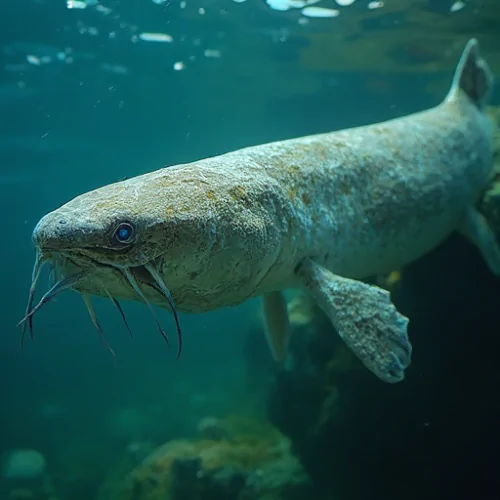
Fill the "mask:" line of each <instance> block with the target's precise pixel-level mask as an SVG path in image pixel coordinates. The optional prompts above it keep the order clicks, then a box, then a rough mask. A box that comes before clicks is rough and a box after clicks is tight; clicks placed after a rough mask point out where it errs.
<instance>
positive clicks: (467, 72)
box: [446, 38, 493, 108]
mask: <svg viewBox="0 0 500 500" xmlns="http://www.w3.org/2000/svg"><path fill="white" fill-rule="evenodd" d="M492 88H493V74H492V73H491V70H490V68H489V66H488V63H487V62H486V61H485V60H484V59H483V58H482V57H481V56H480V54H479V43H478V41H477V40H476V39H475V38H471V39H470V40H469V41H468V42H467V45H466V46H465V49H464V51H463V53H462V56H461V57H460V61H459V62H458V65H457V69H456V70H455V76H454V77H453V83H452V85H451V88H450V91H449V92H448V95H447V97H446V100H447V101H451V100H455V99H457V98H458V97H459V96H460V94H461V93H464V94H465V95H466V96H467V97H468V98H469V99H470V100H471V101H472V102H473V103H474V104H475V105H476V106H477V107H478V108H482V107H483V106H484V104H485V103H486V101H487V100H488V97H489V95H490V93H491V90H492Z"/></svg>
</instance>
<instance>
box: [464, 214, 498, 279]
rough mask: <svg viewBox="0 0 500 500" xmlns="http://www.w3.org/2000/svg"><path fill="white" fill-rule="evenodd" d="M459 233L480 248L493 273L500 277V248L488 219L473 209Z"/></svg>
mask: <svg viewBox="0 0 500 500" xmlns="http://www.w3.org/2000/svg"><path fill="white" fill-rule="evenodd" d="M459 231H460V232H461V233H462V234H463V235H464V236H465V237H466V238H467V239H468V240H469V241H470V242H471V243H473V244H474V245H476V246H477V247H478V249H479V251H480V252H481V255H482V256H483V259H484V260H485V261H486V264H487V265H488V267H489V268H490V270H491V272H492V273H493V274H494V275H495V276H500V247H499V246H498V243H497V241H496V238H495V234H494V233H493V230H492V229H491V228H490V226H489V224H488V221H487V220H486V218H485V217H484V216H483V215H481V214H480V213H479V212H478V211H477V210H476V209H475V208H474V207H471V208H469V210H468V211H467V215H466V217H465V220H464V221H463V223H462V226H461V227H460V229H459Z"/></svg>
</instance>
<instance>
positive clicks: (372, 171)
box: [33, 42, 500, 381]
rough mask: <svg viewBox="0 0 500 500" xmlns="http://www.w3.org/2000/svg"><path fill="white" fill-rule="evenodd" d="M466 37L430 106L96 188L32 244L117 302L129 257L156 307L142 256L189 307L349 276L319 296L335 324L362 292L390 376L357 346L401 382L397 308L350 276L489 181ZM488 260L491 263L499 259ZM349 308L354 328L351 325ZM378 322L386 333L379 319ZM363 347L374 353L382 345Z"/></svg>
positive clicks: (459, 221)
mask: <svg viewBox="0 0 500 500" xmlns="http://www.w3.org/2000/svg"><path fill="white" fill-rule="evenodd" d="M471 44H472V45H473V46H472V45H471ZM469 45H471V47H469V46H468V47H469V52H471V51H472V52H471V54H472V55H470V54H469V56H468V57H469V59H471V62H470V63H467V61H465V63H464V64H465V66H464V64H462V66H463V67H462V69H461V70H460V68H459V71H462V72H463V70H464V68H465V70H467V71H468V72H469V73H470V74H471V75H472V76H470V77H469V80H466V79H464V78H462V80H461V81H460V82H459V79H460V78H459V77H460V75H459V76H457V77H456V78H455V80H456V81H455V84H454V87H453V88H452V90H451V91H450V94H449V96H448V98H447V99H446V100H445V101H444V102H443V103H442V104H440V105H439V106H437V107H436V108H433V109H431V110H428V111H424V112H421V113H417V114H413V115H410V116H407V117H404V118H400V119H396V120H391V121H388V122H384V123H380V124H375V125H370V126H366V127H359V128H353V129H348V130H342V131H338V132H332V133H327V134H320V135H314V136H310V137H302V138H298V139H293V140H287V141H279V142H274V143H270V144H264V145H260V146H256V147H249V148H245V149H242V150H239V151H235V152H231V153H227V154H224V155H221V156H217V157H213V158H207V159H204V160H200V161H196V162H193V163H189V164H185V165H178V166H174V167H169V168H164V169H161V170H158V171H156V172H152V173H148V174H145V175H142V176H139V177H135V178H133V179H129V180H125V181H123V182H119V183H116V184H112V185H108V186H105V187H102V188H100V189H97V190H95V191H92V192H89V193H86V194H83V195H81V196H78V197H77V198H75V199H74V200H72V201H70V202H69V203H67V204H65V205H64V206H62V207H61V208H59V209H57V210H55V211H54V212H51V213H49V214H48V215H46V216H45V217H44V218H42V220H41V221H40V222H39V224H38V225H37V227H36V228H35V230H34V234H33V238H34V242H35V244H36V246H37V247H38V248H39V249H40V250H41V252H42V253H43V254H44V255H49V256H50V257H52V258H56V259H58V260H59V261H60V262H63V269H64V274H70V273H71V272H73V271H74V270H75V269H77V268H89V267H91V268H93V271H92V273H91V274H90V275H89V276H88V277H87V278H86V279H84V280H83V281H81V282H79V283H78V284H77V285H76V286H75V288H76V289H78V290H79V291H82V292H88V293H91V294H96V295H103V296H107V294H106V293H105V291H104V287H105V288H106V290H107V291H108V292H109V293H110V294H111V295H113V296H114V297H116V298H125V299H133V300H137V299H138V297H137V295H136V294H135V292H134V291H133V290H132V288H131V287H130V285H129V284H128V283H127V280H126V279H125V278H124V276H123V274H122V273H121V271H120V269H119V268H120V267H126V268H129V269H131V270H132V272H133V273H134V275H135V277H136V278H137V280H138V281H139V282H140V287H141V290H142V291H143V292H144V294H145V295H146V297H147V298H148V299H149V300H150V301H151V302H153V303H155V304H157V305H159V306H161V307H166V301H165V298H164V297H163V296H162V295H161V294H160V293H159V292H158V291H156V290H155V289H154V288H152V287H150V286H147V283H153V280H152V278H151V276H150V275H149V273H147V272H146V271H145V269H144V268H143V267H141V266H143V265H144V264H146V263H149V262H152V263H154V265H155V267H156V268H157V269H158V270H159V272H160V274H161V276H162V277H163V279H164V281H165V283H166V285H167V286H168V288H169V289H170V292H171V293H172V296H173V298H174V300H175V303H176V305H177V308H178V310H180V311H185V312H189V313H201V312H204V311H208V310H211V309H216V308H220V307H223V306H230V305H236V304H239V303H241V302H243V301H244V300H246V299H248V298H250V297H255V296H261V295H263V296H271V297H272V296H273V295H272V294H273V293H274V292H277V291H281V290H283V289H286V288H292V287H297V288H305V289H308V290H309V291H311V292H312V294H313V296H314V295H315V292H316V291H318V287H319V288H321V287H322V282H323V280H325V279H326V280H327V281H328V280H330V285H331V284H332V283H333V282H334V281H335V280H336V278H338V277H343V278H348V279H347V280H342V279H341V280H340V281H338V282H335V283H337V284H336V285H335V286H333V285H332V286H333V288H328V287H327V288H325V289H324V290H323V291H322V292H320V295H321V293H323V292H324V293H323V295H324V297H323V299H322V298H321V297H320V296H319V295H318V296H317V297H316V298H317V299H318V300H319V302H320V305H321V306H322V307H323V308H324V309H325V311H326V312H327V314H328V313H330V317H332V321H333V323H334V325H335V326H337V324H336V323H335V318H337V319H338V318H339V309H342V303H344V304H345V302H344V298H345V299H346V300H347V299H348V298H349V297H351V298H352V299H353V300H352V301H351V302H356V297H358V296H359V297H361V296H362V295H363V294H364V293H365V292H364V290H365V289H366V290H368V288H370V291H369V293H368V295H370V294H372V293H373V294H374V295H373V296H371V295H370V297H372V298H370V300H371V301H372V302H371V303H370V304H371V305H369V304H368V303H366V304H365V306H366V307H365V309H364V311H365V312H363V311H355V313H356V314H358V313H360V314H361V316H363V315H364V316H367V318H368V320H369V318H373V317H375V316H377V317H379V316H380V317H383V318H388V317H389V316H390V317H391V318H392V319H390V318H389V319H388V320H387V322H388V324H389V323H391V322H392V323H394V324H397V325H398V326H397V328H396V330H397V332H396V334H395V335H396V337H397V336H400V339H399V340H398V341H396V343H398V342H400V343H401V348H402V350H403V351H404V352H399V353H398V354H397V356H395V357H396V358H397V360H398V363H399V365H398V366H397V367H396V372H397V373H395V374H394V373H393V375H394V377H393V376H392V375H390V376H389V375H384V373H381V372H383V370H382V369H379V368H377V367H376V366H374V363H375V361H374V360H373V359H372V365H370V363H371V362H370V361H367V360H365V359H363V356H362V355H360V354H359V352H357V349H356V348H354V350H355V352H357V353H358V355H360V357H361V358H362V359H363V361H364V362H365V364H366V365H367V366H368V367H369V368H370V369H372V371H374V372H375V373H376V374H377V375H378V376H380V377H381V378H382V379H384V380H387V381H397V380H401V379H402V372H403V371H404V369H405V368H406V367H407V366H408V364H409V362H410V359H409V358H410V354H411V346H409V343H408V341H407V338H406V318H404V317H403V316H401V315H399V314H398V313H397V311H395V309H394V307H393V306H392V304H391V303H390V299H389V297H388V294H386V292H383V291H381V290H380V289H376V290H375V287H368V285H365V284H363V283H361V282H358V281H353V280H358V279H362V278H366V277H368V276H371V275H375V274H380V273H385V272H389V271H391V270H393V269H395V268H400V267H401V266H404V265H405V264H407V263H409V262H411V261H413V260H415V259H416V258H418V257H420V256H422V255H423V254H425V253H426V252H427V251H429V250H430V249H432V248H433V247H435V246H436V245H437V244H439V243H440V242H441V241H442V240H443V239H444V238H446V237H447V236H448V235H449V234H450V233H451V232H452V231H454V230H460V229H461V228H462V226H464V224H465V221H466V220H468V213H469V211H470V210H471V209H472V207H473V206H474V204H475V202H476V200H477V198H478V196H479V195H480V193H481V191H482V190H483V189H484V187H485V185H486V183H487V182H488V180H489V178H490V175H491V169H492V139H491V124H490V123H489V121H488V119H487V118H486V116H485V115H484V114H483V112H482V109H481V105H480V101H481V100H482V99H483V97H485V94H486V92H487V90H489V86H490V85H491V82H489V81H487V78H486V77H488V76H489V75H488V74H487V73H484V71H485V70H484V67H483V66H481V64H483V61H482V60H480V59H479V56H478V53H477V45H476V44H475V42H470V44H469ZM464 57H465V56H464ZM478 61H479V63H481V64H478ZM467 64H469V66H467ZM481 71H483V73H481ZM485 74H486V76H485ZM480 77H482V78H483V80H481V79H480ZM481 85H482V88H480V87H481ZM460 86H461V87H462V89H460V88H459V87H460ZM478 87H479V90H478ZM474 92H477V95H476V94H474ZM467 94H468V95H467ZM123 221H125V222H130V223H131V224H132V225H133V226H134V227H135V230H136V233H135V237H134V241H133V242H132V243H131V244H128V245H122V244H119V243H118V242H117V241H116V239H115V238H114V232H115V230H116V228H117V226H118V225H119V224H120V223H121V222H123ZM464 231H465V230H464ZM469 236H470V235H469ZM472 239H473V240H474V237H473V238H472ZM476 239H477V238H476ZM475 242H476V243H478V242H477V241H475ZM478 244H479V245H480V246H481V244H480V243H478ZM490 250H491V248H490ZM492 252H493V254H494V253H495V250H493V251H492ZM483 253H485V252H484V251H483ZM490 253H491V252H490ZM67 258H69V259H70V260H71V262H70V261H69V260H68V259H67ZM490 261H491V262H493V266H494V265H495V264H494V261H495V256H494V257H493V258H492V259H490ZM491 262H489V263H490V265H491ZM497 264H498V262H497ZM311 266H312V267H311ZM318 269H320V270H319V271H318ZM496 271H500V267H499V268H498V269H497V270H496ZM318 272H319V274H318ZM325 273H326V274H325ZM330 285H329V286H330ZM344 285H346V286H344ZM339 287H340V288H339ZM353 287H354V288H353ZM325 290H327V291H325ZM336 290H337V291H340V292H339V293H340V295H338V294H337V295H335V294H336V293H337V292H336ZM358 292H359V293H358ZM342 293H344V295H342ZM330 294H333V296H334V297H333V298H332V299H331V301H330V302H331V303H330V305H329V303H328V302H329V300H330V299H329V296H330ZM380 294H382V295H380ZM384 294H385V295H384ZM343 297H344V298H343ZM367 297H368V296H367ZM339 299H340V302H339ZM379 299H380V300H379ZM325 300H326V302H324V301H325ZM322 301H323V303H322ZM384 301H386V302H387V304H386V305H383V306H380V307H381V308H382V309H381V310H380V311H378V309H377V308H378V307H379V306H378V303H379V302H384ZM345 305H346V304H345ZM353 307H354V308H355V305H354V304H353ZM329 308H335V310H336V312H335V313H333V312H332V311H329V310H328V309H329ZM370 308H374V309H373V310H372V309H370ZM366 311H368V312H366ZM379 312H380V314H379ZM356 314H355V315H354V316H356ZM384 314H385V316H384ZM344 315H345V312H344ZM387 315H388V316H387ZM267 316H269V314H267ZM354 316H353V317H351V320H352V325H351V326H352V328H353V329H355V327H354V326H353V325H358V326H357V327H356V328H358V327H359V323H360V321H358V320H356V318H355V317H354ZM365 319H366V318H365ZM379 319H380V318H379ZM363 321H364V320H363ZM380 321H382V320H380ZM383 321H386V319H384V320H383ZM383 321H382V322H383ZM343 324H344V323H340V324H339V328H340V329H341V330H342V325H343ZM374 328H375V327H374ZM376 328H377V332H378V333H377V334H376V335H377V336H378V337H380V336H382V337H383V336H384V335H385V333H384V332H382V333H381V330H380V328H382V330H383V326H382V327H380V328H379V327H376ZM346 331H347V330H346ZM349 331H350V330H349ZM358 331H360V332H363V329H362V328H360V329H358ZM340 333H341V336H342V338H344V340H346V338H345V337H346V335H347V334H346V335H342V332H340ZM372 333H373V332H372ZM271 335H274V334H273V333H272V332H271ZM350 335H351V334H350V333H349V336H350ZM363 335H364V333H363ZM358 340H359V339H358ZM346 341H347V342H348V344H349V340H348V339H347V340H346ZM360 341H361V342H364V341H363V338H361V340H360ZM351 347H352V346H351ZM393 347H394V345H393ZM370 349H371V351H372V353H371V355H370V356H371V357H372V358H373V357H376V356H377V352H376V351H377V350H380V346H378V347H377V346H375V344H373V349H372V348H371V347H370ZM393 350H394V349H393ZM396 350H397V349H396ZM393 372H394V370H393Z"/></svg>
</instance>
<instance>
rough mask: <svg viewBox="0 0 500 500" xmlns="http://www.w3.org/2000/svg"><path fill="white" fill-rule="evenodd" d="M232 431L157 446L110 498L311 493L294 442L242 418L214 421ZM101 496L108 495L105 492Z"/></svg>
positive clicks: (214, 499)
mask: <svg viewBox="0 0 500 500" xmlns="http://www.w3.org/2000/svg"><path fill="white" fill-rule="evenodd" d="M213 420H214V421H215V420H216V421H217V422H216V423H217V428H219V427H220V428H221V429H227V434H225V435H224V436H222V435H221V436H217V439H215V440H214V439H206V438H205V439H202V440H195V439H190V440H176V441H171V442H168V443H166V444H164V445H163V446H160V447H159V448H157V449H156V450H155V451H154V452H153V453H152V454H151V455H149V456H148V457H147V458H146V459H145V460H144V461H143V462H142V463H141V464H140V465H139V466H138V467H136V468H135V469H134V470H133V471H132V472H131V473H130V474H129V475H128V477H127V478H126V480H125V482H124V483H123V482H122V483H121V484H116V485H115V486H114V489H113V491H112V492H111V489H110V487H109V485H107V486H106V488H105V491H106V497H105V498H106V500H254V499H255V500H260V499H264V498H265V499H266V500H292V499H295V498H297V499H300V498H304V497H305V495H307V493H308V492H309V493H310V492H311V491H312V490H311V484H310V481H309V477H308V476H307V474H306V473H305V472H304V470H303V468H302V466H301V464H300V462H299V461H298V459H297V458H296V457H295V456H294V455H293V454H292V452H291V446H290V441H289V440H288V439H287V438H285V437H284V436H283V435H282V434H281V433H280V432H278V431H277V430H276V429H275V428H274V427H272V426H271V425H269V424H266V423H259V422H255V421H253V420H249V419H247V418H242V417H236V416H231V417H226V418H223V419H213ZM98 498H104V496H100V497H98Z"/></svg>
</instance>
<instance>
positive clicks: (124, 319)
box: [104, 288, 132, 338]
mask: <svg viewBox="0 0 500 500" xmlns="http://www.w3.org/2000/svg"><path fill="white" fill-rule="evenodd" d="M104 291H105V292H106V293H107V295H108V297H109V299H110V300H111V302H113V304H114V305H115V307H116V308H117V309H118V312H119V313H120V316H121V317H122V320H123V322H124V323H125V327H126V328H127V330H128V333H129V335H130V338H132V330H131V329H130V326H129V324H128V321H127V318H126V316H125V312H124V311H123V309H122V306H121V305H120V303H119V302H118V300H117V299H115V298H114V297H113V296H112V295H111V294H110V293H109V292H108V290H107V289H106V288H104Z"/></svg>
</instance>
